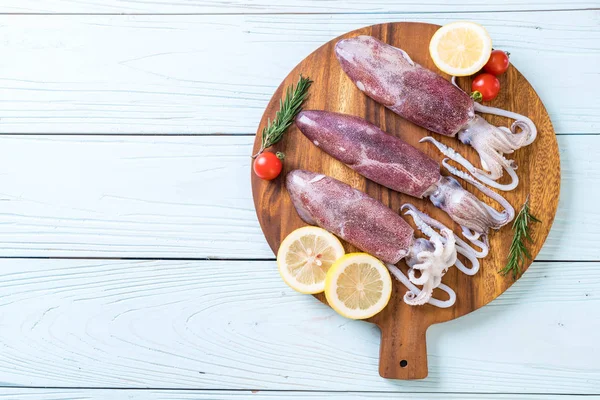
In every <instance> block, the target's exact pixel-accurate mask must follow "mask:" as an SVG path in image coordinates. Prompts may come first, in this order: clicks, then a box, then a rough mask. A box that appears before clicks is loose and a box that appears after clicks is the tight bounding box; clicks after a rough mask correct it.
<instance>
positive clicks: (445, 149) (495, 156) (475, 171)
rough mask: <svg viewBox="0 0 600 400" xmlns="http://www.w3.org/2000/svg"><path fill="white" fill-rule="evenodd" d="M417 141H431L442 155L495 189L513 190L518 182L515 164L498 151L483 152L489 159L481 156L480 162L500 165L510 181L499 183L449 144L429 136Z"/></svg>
mask: <svg viewBox="0 0 600 400" xmlns="http://www.w3.org/2000/svg"><path fill="white" fill-rule="evenodd" d="M419 142H420V143H423V142H429V143H432V144H433V145H434V146H435V147H437V148H438V150H439V151H440V152H441V153H442V154H443V155H445V156H446V157H447V158H449V159H451V160H453V161H456V162H457V163H459V164H460V165H462V166H463V167H465V168H466V169H467V171H469V173H471V175H473V176H474V177H475V178H477V179H478V180H479V181H481V182H482V183H485V184H487V185H488V186H491V187H494V188H496V189H500V190H503V191H510V190H513V189H514V188H516V187H517V185H518V184H519V177H518V176H517V174H516V173H515V169H516V165H515V163H514V161H512V160H507V159H506V158H504V157H503V156H502V155H501V154H500V153H497V152H495V151H494V152H493V153H492V154H488V153H485V154H486V158H487V156H489V160H488V162H484V161H483V157H484V156H482V164H486V167H487V165H488V164H492V163H496V164H497V165H500V166H501V169H502V168H503V169H504V170H506V172H507V173H508V175H510V177H511V181H510V183H507V184H500V183H498V182H496V181H495V179H498V178H499V176H498V177H497V178H494V175H493V174H492V173H489V172H486V171H484V170H482V169H480V168H477V167H475V166H474V165H473V164H471V162H470V161H469V160H467V159H466V158H464V157H463V156H462V155H461V154H460V153H458V152H457V151H456V150H454V149H453V148H451V147H449V146H446V145H445V144H443V143H440V142H439V141H437V140H436V139H434V138H433V137H431V136H425V137H424V138H423V139H421V140H420V141H419ZM480 154H481V153H480ZM490 160H493V161H490ZM500 175H501V174H500Z"/></svg>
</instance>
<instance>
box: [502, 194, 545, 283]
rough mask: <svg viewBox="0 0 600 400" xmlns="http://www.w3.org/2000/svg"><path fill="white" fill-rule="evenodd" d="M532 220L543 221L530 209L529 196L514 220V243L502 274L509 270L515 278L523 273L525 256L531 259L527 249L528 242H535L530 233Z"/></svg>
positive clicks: (511, 245)
mask: <svg viewBox="0 0 600 400" xmlns="http://www.w3.org/2000/svg"><path fill="white" fill-rule="evenodd" d="M530 222H541V221H540V220H539V219H537V218H536V217H534V216H533V215H532V214H531V211H530V209H529V197H527V200H525V204H523V207H521V210H520V211H519V214H517V217H516V218H515V222H513V226H512V229H513V231H515V234H514V236H513V240H512V243H511V244H510V250H509V252H508V257H507V262H506V266H505V267H504V268H503V269H502V270H500V273H501V274H502V275H506V274H508V273H509V272H511V273H512V276H513V279H516V278H517V276H518V275H519V274H520V273H521V271H522V269H523V264H524V263H525V258H528V259H530V260H531V253H529V250H527V246H526V245H527V242H529V243H533V239H532V238H531V234H530V226H529V223H530Z"/></svg>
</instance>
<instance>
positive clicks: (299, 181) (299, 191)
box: [286, 170, 414, 264]
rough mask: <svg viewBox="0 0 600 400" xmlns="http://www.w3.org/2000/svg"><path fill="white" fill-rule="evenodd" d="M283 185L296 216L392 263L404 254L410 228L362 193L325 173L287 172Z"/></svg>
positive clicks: (410, 233)
mask: <svg viewBox="0 0 600 400" xmlns="http://www.w3.org/2000/svg"><path fill="white" fill-rule="evenodd" d="M286 186H287V190H288V192H289V194H290V197H291V199H292V202H293V203H294V206H295V207H296V210H297V211H298V214H299V215H300V217H301V218H302V219H303V220H304V221H305V222H306V223H308V224H311V225H318V226H320V227H321V228H323V229H326V230H327V231H329V232H331V233H333V234H334V235H337V236H339V237H340V238H342V239H344V240H345V241H347V242H349V243H351V244H353V245H354V246H356V247H358V248H359V249H361V250H362V251H365V252H367V253H369V254H372V255H373V256H375V257H377V258H379V259H381V260H382V261H384V262H387V263H391V264H396V263H397V262H398V261H400V260H401V259H402V258H404V257H406V255H407V254H408V252H409V249H410V248H411V246H412V244H413V241H414V236H413V234H414V230H413V229H412V228H411V227H410V225H408V223H407V222H406V221H404V220H403V219H402V217H400V216H399V215H398V214H396V213H395V212H394V211H392V210H391V209H390V208H388V207H386V206H385V205H383V204H382V203H380V202H379V201H377V200H375V199H374V198H372V197H369V196H368V195H366V194H365V193H363V192H361V191H359V190H356V189H354V188H352V187H351V186H349V185H347V184H345V183H343V182H340V181H338V180H337V179H334V178H331V177H329V176H326V175H323V174H318V173H315V172H309V171H304V170H294V171H291V172H290V173H289V174H288V175H287V177H286Z"/></svg>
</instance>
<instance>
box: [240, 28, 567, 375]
mask: <svg viewBox="0 0 600 400" xmlns="http://www.w3.org/2000/svg"><path fill="white" fill-rule="evenodd" d="M437 29H438V26H437V25H430V24H424V23H408V22H407V23H405V22H402V23H389V24H381V25H374V26H370V27H366V28H362V29H358V30H356V31H353V32H349V33H347V34H345V35H343V36H341V37H339V38H337V39H334V40H332V41H330V42H328V43H326V44H324V45H323V46H321V47H320V48H318V49H317V50H316V51H315V52H314V53H312V54H311V55H309V56H308V57H306V59H304V61H302V62H301V63H300V64H298V66H297V67H296V68H294V69H293V70H292V71H291V72H290V74H289V75H288V76H287V77H286V78H285V80H284V81H283V82H282V83H281V85H280V86H279V88H278V89H277V91H276V92H275V94H274V95H273V98H272V99H271V101H270V103H269V105H268V106H267V108H266V110H265V113H264V115H263V118H262V120H261V123H260V126H259V128H258V133H257V137H256V141H255V143H254V149H253V154H254V153H255V152H256V151H257V150H258V148H259V146H260V132H261V131H262V129H263V127H264V126H265V125H266V123H267V118H273V117H274V116H275V113H276V111H277V110H278V108H279V99H280V98H281V97H282V95H283V94H284V93H283V92H284V90H285V88H286V87H288V86H289V85H292V84H296V82H297V81H298V77H299V75H300V74H302V75H304V76H308V77H310V78H311V79H312V80H314V84H313V86H312V87H311V89H310V98H309V99H308V101H307V103H306V105H305V107H304V108H305V109H307V110H310V109H316V110H328V111H336V112H343V113H347V114H350V115H356V116H360V117H362V118H365V119H367V120H368V121H370V122H372V123H374V124H375V125H377V126H379V127H381V128H382V129H383V130H384V131H386V132H388V133H389V134H392V135H396V136H398V137H400V138H402V139H403V140H405V141H406V142H408V143H410V144H412V145H413V146H415V147H417V148H419V149H420V150H422V151H424V152H425V153H427V154H428V155H429V156H431V157H432V158H434V159H435V160H438V161H439V162H441V160H442V158H443V157H442V155H441V154H440V153H439V152H438V151H437V149H435V148H434V147H433V145H431V144H425V143H423V144H420V143H419V139H421V138H422V137H424V136H426V135H428V134H429V132H428V131H426V130H425V129H423V128H420V127H418V126H416V125H414V124H412V123H410V122H408V121H406V120H404V119H402V118H401V117H399V116H398V115H396V114H394V113H393V112H391V111H389V110H387V109H386V108H385V107H383V106H381V105H380V104H378V103H376V102H375V101H374V100H371V99H370V98H368V97H367V96H366V95H364V94H363V93H362V92H360V91H359V90H358V89H357V88H356V87H355V86H354V84H353V83H352V82H351V81H350V79H349V78H348V77H347V76H346V75H345V74H344V72H343V71H342V70H341V68H340V66H339V65H338V62H337V60H336V57H335V54H334V46H335V43H336V42H337V41H338V40H339V39H341V38H349V37H353V36H357V35H372V36H374V37H376V38H379V39H380V40H382V41H384V42H387V43H389V44H391V45H393V46H397V47H400V48H402V49H403V50H405V51H407V52H408V54H409V55H410V56H411V57H412V59H413V60H414V61H415V62H417V63H419V64H421V65H422V66H424V67H425V68H429V69H431V70H434V71H436V72H438V73H440V71H439V70H437V68H436V67H435V65H434V64H433V61H432V60H431V58H430V56H429V50H428V46H429V41H430V39H431V36H432V35H433V33H434V32H435V31H436V30H437ZM442 75H443V76H445V77H447V78H448V76H446V75H444V74H442ZM499 79H500V83H501V91H500V94H499V95H498V97H497V98H496V99H495V100H493V101H492V102H489V103H484V104H487V105H491V106H494V107H500V108H504V109H507V110H511V111H515V112H517V113H520V114H523V115H527V116H529V117H530V118H531V119H532V120H533V122H534V123H535V124H536V126H537V128H538V137H537V139H536V141H535V142H534V143H533V144H532V145H530V146H528V147H525V148H523V149H520V150H517V151H516V153H515V154H514V155H512V156H514V157H511V156H509V157H508V158H514V159H515V160H516V162H517V164H518V166H519V168H518V170H517V173H518V175H519V178H520V183H519V186H518V188H517V189H515V190H513V191H512V192H508V193H504V195H505V197H506V198H507V199H508V200H509V201H510V203H511V204H512V205H513V206H514V207H515V209H516V210H517V211H518V209H519V208H520V207H521V205H522V204H523V203H524V202H525V199H526V198H527V196H529V197H530V203H531V211H532V213H533V214H534V215H535V216H537V217H538V218H539V219H541V220H542V222H541V223H539V224H534V225H533V231H532V236H533V239H534V244H532V245H531V246H530V249H531V254H532V256H533V257H535V256H536V255H537V254H538V252H539V251H540V249H541V247H542V245H543V243H544V241H545V239H546V237H547V236H548V232H549V231H550V227H551V226H552V222H553V220H554V215H555V214H556V209H557V206H558V196H559V192H560V160H559V152H558V144H557V141H556V136H555V133H554V129H553V128H552V124H551V122H550V118H549V117H548V113H547V112H546V109H545V108H544V105H543V104H542V101H541V100H540V98H539V97H538V95H537V94H536V92H535V90H533V88H532V87H531V85H530V84H529V83H528V82H527V80H526V79H525V77H524V76H523V75H521V74H520V73H519V71H518V70H517V69H516V68H515V67H513V66H512V65H511V67H510V68H509V69H508V71H507V72H506V73H505V74H503V75H502V76H500V77H499ZM458 83H459V85H460V86H461V87H462V88H463V89H465V90H467V91H470V90H469V89H470V86H471V78H459V80H458ZM484 118H486V119H487V120H488V121H489V122H491V123H492V124H494V125H498V126H510V123H512V121H511V120H509V119H508V118H503V117H497V116H491V115H484ZM433 136H434V137H435V138H436V139H438V140H440V141H441V142H442V143H444V144H446V145H451V146H452V147H454V148H455V149H456V150H458V151H459V152H461V153H462V154H463V155H465V156H466V157H467V158H468V159H469V160H470V161H471V162H472V163H473V164H474V165H479V159H478V157H477V155H476V153H475V151H474V150H473V149H471V148H470V147H468V146H466V145H463V144H461V143H460V142H459V141H458V140H457V139H455V138H449V137H445V136H441V135H438V134H433ZM272 150H273V151H283V152H284V153H285V154H286V159H285V163H284V170H283V172H282V174H281V175H280V176H279V177H278V178H277V179H276V180H274V181H271V182H266V181H262V180H260V179H258V178H257V177H256V176H255V175H254V174H251V175H252V178H251V179H252V192H253V196H254V203H255V206H256V212H257V214H258V220H259V221H260V225H261V227H262V229H263V232H264V234H265V237H266V239H267V241H268V243H269V245H270V246H271V248H272V249H273V252H274V253H277V249H278V248H279V244H280V243H281V241H282V240H283V238H285V237H286V236H287V235H288V234H289V233H290V232H291V231H293V230H294V229H296V228H299V227H301V226H304V225H306V224H305V223H304V222H303V221H302V220H301V219H300V217H298V215H297V213H296V211H295V209H294V207H293V205H292V203H291V201H290V197H289V195H288V193H287V191H286V189H285V185H284V183H285V175H286V174H287V172H288V171H291V170H293V169H297V168H301V169H307V170H309V171H315V172H321V173H324V174H327V175H330V176H332V177H334V178H337V179H339V180H341V181H343V182H346V183H348V184H350V185H351V186H353V187H355V188H357V189H359V190H362V191H364V192H366V193H368V194H369V195H371V196H372V197H374V198H376V199H378V200H380V201H382V202H383V203H384V204H386V205H388V206H389V207H390V208H392V209H393V210H396V211H399V208H400V206H401V205H402V204H403V203H405V202H410V203H412V204H414V205H416V206H417V207H418V208H419V209H420V210H422V211H424V212H426V213H428V214H429V215H431V216H433V217H434V218H436V219H438V220H441V221H442V222H443V223H445V224H446V225H447V226H449V227H452V229H453V230H454V232H456V233H459V232H460V229H459V227H458V226H457V225H456V224H454V223H453V222H452V221H451V220H450V218H449V217H448V216H447V215H446V214H445V213H444V212H442V211H441V210H438V209H437V208H435V207H434V206H433V205H432V204H431V203H430V202H429V201H428V200H420V199H415V198H412V197H410V196H407V195H404V194H400V193H397V192H394V191H392V190H389V189H387V188H385V187H382V186H380V185H378V184H376V183H374V182H371V181H369V180H367V179H365V178H363V177H362V176H360V175H358V174H357V173H356V172H354V171H353V170H351V169H350V168H348V167H346V166H345V165H344V164H342V163H341V162H339V161H337V160H335V159H333V158H332V157H331V156H329V155H328V154H326V153H324V152H323V151H321V150H320V149H319V148H317V147H315V146H314V145H313V144H312V143H311V142H310V141H309V140H308V139H306V138H305V137H304V135H302V133H301V132H300V131H299V130H298V128H296V127H295V126H292V127H291V128H290V129H289V130H288V132H287V133H286V136H285V138H284V140H282V141H281V142H280V143H279V144H277V145H276V146H274V148H273V149H272ZM505 175H506V174H505ZM505 181H508V177H507V176H505V177H503V179H502V181H501V182H505ZM461 183H462V184H463V186H464V187H466V188H467V189H468V190H470V191H471V192H473V193H475V194H476V195H477V196H478V197H479V198H481V199H482V200H484V201H486V202H488V204H490V205H492V206H494V207H497V205H496V204H494V202H492V201H491V200H490V199H488V198H487V197H485V196H482V195H481V194H480V193H479V192H478V191H477V190H476V189H474V188H473V187H472V186H471V185H469V184H466V183H465V182H464V181H463V182H461ZM406 220H407V221H409V222H410V223H411V224H412V221H410V218H408V217H406ZM413 226H414V225H413ZM511 240H512V231H511V227H510V225H508V226H505V227H503V228H501V229H500V230H499V231H494V232H492V233H491V235H490V253H489V255H488V256H487V257H486V258H485V259H483V260H481V268H480V271H479V272H478V273H477V274H476V275H475V276H473V277H470V276H466V275H464V274H463V273H461V272H460V271H458V270H457V269H456V268H450V270H449V271H448V273H447V274H446V275H445V276H444V278H443V282H444V283H445V284H447V285H449V286H450V287H451V288H453V289H454V291H455V292H456V295H457V300H456V304H455V305H454V306H453V307H450V308H447V309H440V308H436V307H433V306H431V305H425V306H421V307H411V306H408V305H406V304H405V303H404V302H403V301H402V296H403V295H404V293H405V292H406V291H407V289H406V288H405V287H404V286H403V285H402V284H400V283H398V282H396V281H394V289H393V293H392V297H391V300H390V302H389V304H388V306H387V307H386V308H385V309H384V310H383V311H382V312H381V313H379V314H378V315H376V316H374V317H372V318H370V319H369V320H368V321H369V322H372V323H374V324H376V325H378V326H379V327H380V329H381V350H380V361H379V373H380V375H381V376H382V377H384V378H395V379H421V378H425V377H426V376H427V351H426V343H425V332H426V330H427V328H428V327H429V326H431V325H432V324H435V323H439V322H444V321H449V320H452V319H454V318H458V317H460V316H462V315H465V314H468V313H470V312H472V311H474V310H476V309H478V308H479V307H482V306H484V305H486V304H487V303H489V302H490V301H492V300H494V299H495V298H496V297H498V296H499V295H500V294H502V292H504V291H505V290H506V289H507V288H508V287H509V286H510V285H512V284H513V283H514V282H515V281H514V280H513V278H512V277H511V276H501V275H500V274H499V273H498V271H499V270H500V269H501V268H503V267H504V265H505V264H506V255H507V254H508V249H509V247H510V243H511ZM344 245H345V248H346V251H347V252H351V251H356V249H355V248H353V246H351V245H349V244H347V243H344ZM530 263H531V262H527V265H526V268H527V267H528V266H529V264H530ZM399 267H400V268H401V269H402V270H404V271H406V270H407V267H406V265H405V264H404V262H402V261H401V262H400V263H399ZM273 273H274V274H277V271H275V270H273ZM282 284H283V282H282ZM434 294H437V295H438V297H441V298H445V297H444V295H443V294H441V295H440V294H439V293H438V291H437V290H436V292H434ZM317 298H319V300H321V301H323V302H325V298H324V296H323V295H317ZM506 328H507V329H510V327H506Z"/></svg>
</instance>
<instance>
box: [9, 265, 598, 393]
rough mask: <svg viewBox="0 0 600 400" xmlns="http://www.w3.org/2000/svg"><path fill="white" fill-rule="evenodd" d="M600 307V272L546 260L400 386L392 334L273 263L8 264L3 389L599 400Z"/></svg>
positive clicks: (453, 332)
mask: <svg viewBox="0 0 600 400" xmlns="http://www.w3.org/2000/svg"><path fill="white" fill-rule="evenodd" d="M574 271H581V273H577V272H574ZM584 271H585V273H583V272H584ZM599 299H600V263H538V262H536V263H534V264H533V265H532V267H531V268H530V270H529V271H528V272H527V273H526V274H525V276H524V277H523V278H522V279H521V280H520V281H519V282H517V283H516V284H515V285H514V286H512V287H511V288H510V289H509V290H508V291H507V292H506V293H505V294H504V295H502V296H500V297H499V298H498V299H497V300H496V301H494V302H492V303H491V304H490V305H488V306H486V307H484V308H483V309H481V310H479V311H477V312H475V313H472V314H469V315H467V316H465V317H463V318H460V319H458V320H454V321H452V322H449V323H445V324H441V325H436V326H433V327H432V328H431V329H430V330H429V332H428V335H427V340H428V354H429V368H430V373H429V377H428V378H427V379H426V380H422V381H389V380H385V379H382V378H380V377H379V376H378V373H377V360H378V351H379V349H378V347H379V340H380V334H379V330H378V329H377V328H376V327H375V326H373V325H370V324H368V323H365V322H362V321H351V320H347V319H344V318H343V317H340V316H338V315H337V314H335V313H334V312H333V311H332V310H331V309H329V308H328V307H326V306H324V305H323V304H321V303H319V302H318V301H317V300H316V299H314V298H313V297H311V296H307V295H300V294H298V293H296V292H294V291H292V290H291V289H289V288H288V287H287V286H286V285H285V284H284V283H283V282H282V281H281V279H280V277H279V275H278V273H277V271H276V266H275V262H273V261H268V262H265V261H263V262H248V261H188V262H184V261H103V260H96V261H93V260H31V259H3V260H0V307H1V310H2V314H1V318H0V332H2V343H1V345H0V346H1V348H2V351H1V352H0V382H1V384H2V386H11V385H16V386H42V387H45V386H55V387H70V386H72V387H78V386H83V387H130V388H145V387H150V388H172V389H175V388H195V389H254V390H264V389H269V390H328V391H340V390H343V391H345V390H349V391H352V390H357V389H360V390H363V391H390V392H431V391H434V392H469V393H494V392H498V393H506V392H507V391H511V392H515V393H597V392H598V388H599V387H600V370H599V369H598V368H597V360H598V357H599V356H600V349H599V348H598V346H597V337H596V335H594V334H592V333H593V332H597V331H598V329H600V316H599V314H598V313H597V309H598V304H599V303H598V301H599ZM459 301H460V299H459ZM407 323H410V321H407Z"/></svg>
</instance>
